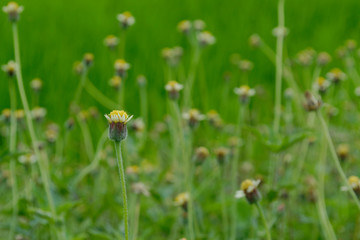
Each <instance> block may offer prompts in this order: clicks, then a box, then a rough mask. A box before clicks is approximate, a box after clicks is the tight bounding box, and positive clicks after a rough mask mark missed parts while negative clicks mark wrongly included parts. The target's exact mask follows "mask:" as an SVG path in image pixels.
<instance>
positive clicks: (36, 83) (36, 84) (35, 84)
mask: <svg viewBox="0 0 360 240" xmlns="http://www.w3.org/2000/svg"><path fill="white" fill-rule="evenodd" d="M42 86H43V83H42V81H41V79H40V78H34V79H33V80H31V82H30V87H31V89H32V90H33V91H34V92H35V93H38V92H40V90H41V89H42Z"/></svg>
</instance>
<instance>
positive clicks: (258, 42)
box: [249, 34, 262, 48]
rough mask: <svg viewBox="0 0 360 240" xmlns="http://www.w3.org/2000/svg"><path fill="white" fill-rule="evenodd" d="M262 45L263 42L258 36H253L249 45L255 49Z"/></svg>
mask: <svg viewBox="0 0 360 240" xmlns="http://www.w3.org/2000/svg"><path fill="white" fill-rule="evenodd" d="M261 44H262V40H261V38H260V36H259V35H258V34H253V35H251V36H250V37H249V45H250V47H253V48H258V47H260V46H261Z"/></svg>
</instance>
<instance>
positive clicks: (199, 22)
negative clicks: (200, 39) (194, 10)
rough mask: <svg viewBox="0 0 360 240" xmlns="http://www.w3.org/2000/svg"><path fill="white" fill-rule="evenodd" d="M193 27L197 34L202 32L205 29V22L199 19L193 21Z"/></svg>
mask: <svg viewBox="0 0 360 240" xmlns="http://www.w3.org/2000/svg"><path fill="white" fill-rule="evenodd" d="M193 25H194V29H195V31H197V32H201V31H203V30H204V29H205V27H206V24H205V22H204V21H203V20H201V19H197V20H195V21H194V23H193Z"/></svg>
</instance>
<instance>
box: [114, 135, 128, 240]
mask: <svg viewBox="0 0 360 240" xmlns="http://www.w3.org/2000/svg"><path fill="white" fill-rule="evenodd" d="M115 151H116V160H117V165H118V169H119V175H120V183H121V190H122V198H123V204H124V222H125V240H129V211H128V203H127V196H126V180H125V171H124V162H123V159H122V155H121V142H115Z"/></svg>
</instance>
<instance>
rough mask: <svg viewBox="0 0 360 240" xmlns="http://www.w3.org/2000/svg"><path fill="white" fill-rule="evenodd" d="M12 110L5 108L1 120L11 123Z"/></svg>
mask: <svg viewBox="0 0 360 240" xmlns="http://www.w3.org/2000/svg"><path fill="white" fill-rule="evenodd" d="M10 116H11V110H10V109H9V108H5V109H3V110H2V111H1V120H2V121H4V122H5V123H9V122H10Z"/></svg>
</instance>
